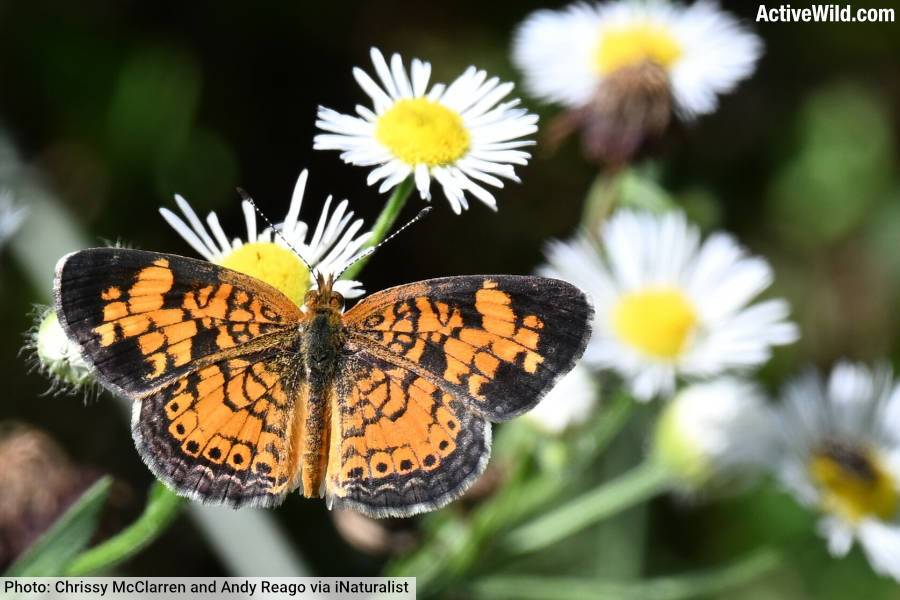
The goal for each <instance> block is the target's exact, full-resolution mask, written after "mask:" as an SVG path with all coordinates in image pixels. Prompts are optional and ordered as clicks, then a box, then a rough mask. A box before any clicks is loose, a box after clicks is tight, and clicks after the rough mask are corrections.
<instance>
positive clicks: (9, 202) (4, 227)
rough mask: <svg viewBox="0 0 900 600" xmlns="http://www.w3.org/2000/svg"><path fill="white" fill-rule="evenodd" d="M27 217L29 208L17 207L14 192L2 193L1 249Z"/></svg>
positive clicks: (0, 204) (0, 215)
mask: <svg viewBox="0 0 900 600" xmlns="http://www.w3.org/2000/svg"><path fill="white" fill-rule="evenodd" d="M26 216H28V208H27V207H25V206H19V205H17V204H16V202H15V199H14V198H13V194H12V192H10V191H9V190H2V191H0V248H2V247H3V246H4V245H5V244H6V241H7V240H8V239H9V238H11V237H12V236H13V234H14V233H15V232H16V231H18V229H19V227H20V226H21V225H22V222H23V221H24V220H25V217H26Z"/></svg>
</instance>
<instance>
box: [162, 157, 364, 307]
mask: <svg viewBox="0 0 900 600" xmlns="http://www.w3.org/2000/svg"><path fill="white" fill-rule="evenodd" d="M307 177H308V173H307V171H306V170H304V171H303V172H302V173H300V177H299V178H298V179H297V184H296V186H295V187H294V194H293V196H292V197H291V204H290V207H289V208H288V212H287V216H286V217H285V218H284V221H283V222H281V223H276V224H275V229H276V230H277V231H278V232H279V233H280V234H281V235H275V234H274V233H273V232H272V230H271V228H269V227H266V228H265V229H262V230H261V231H257V225H256V211H255V210H254V208H253V206H252V205H251V204H250V203H249V202H247V201H246V200H244V201H243V202H242V203H241V208H242V209H243V211H244V219H245V221H246V223H247V239H246V240H242V239H240V238H234V239H232V240H231V241H229V239H228V237H227V236H226V235H225V232H224V231H223V230H222V226H221V225H220V224H219V219H218V217H217V216H216V214H215V213H213V212H211V213H209V215H207V217H206V225H207V226H208V227H209V229H207V228H206V226H204V225H203V222H202V221H201V220H200V219H199V217H197V214H196V213H195V212H194V210H193V209H192V208H191V206H190V204H188V203H187V201H186V200H185V199H184V198H182V197H181V196H178V195H176V196H175V202H176V203H177V204H178V208H179V209H180V210H181V212H182V214H183V215H184V219H182V218H181V217H179V216H178V215H177V214H175V213H174V212H173V211H171V210H169V209H168V208H160V209H159V212H160V214H162V216H163V218H164V219H165V220H166V221H167V222H168V223H169V225H171V226H172V227H173V228H174V229H175V231H177V232H178V233H179V234H180V235H181V237H183V238H184V240H185V241H186V242H187V243H188V244H190V246H191V247H192V248H193V249H194V250H196V251H197V253H198V254H200V255H201V256H202V257H203V258H205V259H206V260H208V261H211V262H214V263H216V264H218V265H222V266H224V267H228V268H230V269H234V270H235V271H240V272H241V273H244V274H246V275H251V276H253V277H256V278H257V279H261V280H263V281H265V282H266V283H268V284H270V285H272V286H274V287H275V288H277V289H279V290H280V291H282V292H283V293H284V294H285V295H287V296H288V297H289V298H291V299H292V300H293V301H294V302H296V303H297V304H302V303H303V297H304V295H305V293H306V291H307V290H309V289H311V288H313V287H315V285H316V281H315V277H314V275H313V274H312V273H310V272H309V270H308V269H307V268H306V265H304V264H303V260H305V261H306V263H307V264H309V265H310V266H311V267H312V268H313V270H314V271H318V272H320V273H322V274H329V273H330V274H332V275H334V276H337V275H338V274H339V273H340V272H341V271H343V270H344V268H345V267H346V266H347V265H349V264H350V263H352V262H353V259H354V258H355V257H356V256H357V255H358V254H359V252H360V250H361V248H362V247H363V245H364V244H365V243H366V242H367V241H368V240H369V238H370V237H371V232H368V231H367V232H365V233H360V230H361V229H362V228H363V220H362V219H356V220H353V211H350V210H348V206H349V205H348V202H347V201H346V200H343V201H341V202H340V203H339V204H338V205H337V206H336V207H335V209H334V210H333V211H332V210H331V201H332V198H331V196H329V197H328V198H327V199H326V200H325V206H324V207H323V208H322V214H321V216H320V217H319V221H318V223H317V224H316V227H315V230H314V231H313V232H312V236H311V237H309V238H308V235H307V234H308V233H309V230H310V228H309V226H308V225H307V224H306V223H305V222H303V221H301V220H300V219H299V215H300V207H301V205H302V203H303V193H304V191H305V190H306V180H307ZM307 238H308V239H307ZM295 252H296V253H299V254H300V255H301V256H302V257H303V260H300V258H298V257H297V256H296V254H295ZM361 285H362V284H361V283H360V282H358V281H346V280H339V281H336V282H335V284H334V290H335V291H336V292H338V293H340V294H342V295H343V296H344V297H345V298H356V297H357V296H361V295H362V294H363V293H364V290H363V289H362V287H361Z"/></svg>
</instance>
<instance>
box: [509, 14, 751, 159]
mask: <svg viewBox="0 0 900 600" xmlns="http://www.w3.org/2000/svg"><path fill="white" fill-rule="evenodd" d="M761 53H762V42H761V41H760V39H759V38H758V37H757V36H756V35H754V34H753V33H751V32H749V31H747V30H746V29H745V28H743V27H742V26H741V25H740V24H739V23H738V21H737V20H736V19H734V18H733V17H731V16H730V15H728V14H727V13H725V12H723V11H721V10H720V9H719V8H718V6H717V5H716V4H715V3H713V2H706V1H700V2H696V3H694V4H693V5H691V6H687V7H686V6H683V5H678V4H669V3H668V2H659V1H638V0H620V1H613V2H603V3H597V4H593V5H589V4H584V3H578V4H573V5H571V6H569V7H568V8H564V9H562V10H539V11H537V12H535V13H533V14H531V15H530V16H529V17H528V18H526V19H525V21H524V22H523V23H522V24H521V25H520V26H519V28H518V30H517V32H516V35H515V40H514V44H513V60H514V62H515V63H516V65H517V66H518V67H519V68H520V69H521V70H522V72H523V73H524V76H525V86H526V89H528V90H529V92H531V93H532V94H534V95H535V96H536V97H538V98H541V99H544V100H547V101H550V102H555V103H560V104H562V105H564V106H565V107H567V108H569V109H570V110H571V111H572V112H570V113H569V114H568V117H569V118H570V119H573V120H575V121H577V123H575V125H580V126H582V127H583V128H584V133H585V141H586V145H587V146H588V151H589V153H593V154H595V155H596V156H592V158H603V159H605V160H610V159H612V160H616V159H623V158H628V156H629V155H630V154H631V153H633V152H634V151H635V149H636V148H637V146H639V145H640V143H641V142H642V140H643V138H644V137H645V135H656V134H658V133H660V132H661V131H662V130H663V129H665V127H666V126H667V125H668V122H669V116H670V114H671V112H672V109H673V105H674V109H675V111H676V112H677V113H678V114H680V115H681V116H682V117H684V118H692V117H694V116H695V115H699V114H703V113H710V112H712V111H714V110H715V108H716V104H717V97H718V95H719V94H723V93H726V92H729V91H731V90H732V89H733V88H734V87H735V85H736V84H737V83H738V82H739V81H740V80H742V79H744V78H746V77H748V76H749V75H750V74H751V73H752V72H753V69H754V67H755V64H756V61H757V59H758V58H759V56H760V54H761Z"/></svg>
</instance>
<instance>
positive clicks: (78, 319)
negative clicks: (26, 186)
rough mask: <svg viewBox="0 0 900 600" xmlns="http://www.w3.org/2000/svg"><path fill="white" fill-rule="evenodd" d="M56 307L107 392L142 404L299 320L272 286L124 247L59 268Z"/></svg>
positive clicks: (77, 256)
mask: <svg viewBox="0 0 900 600" xmlns="http://www.w3.org/2000/svg"><path fill="white" fill-rule="evenodd" d="M55 293H56V309H57V314H58V315H59V319H60V322H61V324H62V326H63V328H64V329H65V331H66V333H67V334H68V335H69V337H70V338H71V339H72V340H74V341H76V342H77V343H78V344H79V345H80V347H81V350H82V354H83V355H84V357H85V359H86V360H87V361H88V362H89V363H90V364H92V365H93V366H94V367H95V368H96V371H97V374H98V377H99V379H100V380H101V382H102V383H103V384H104V385H106V387H108V388H110V389H112V390H113V391H114V392H118V393H121V394H124V395H127V396H130V397H139V396H140V395H142V394H146V393H149V392H151V391H153V390H155V389H157V388H158V387H159V386H161V385H163V384H165V383H166V382H168V381H171V380H173V379H175V378H177V377H179V376H182V375H184V374H186V373H188V372H190V371H191V370H195V369H197V368H199V367H200V366H201V365H202V364H203V363H204V361H205V362H207V363H208V362H210V361H212V360H215V359H216V358H217V357H223V356H229V355H233V354H236V353H239V352H245V351H249V350H251V349H252V348H253V347H254V345H259V340H260V339H261V338H264V337H265V336H267V335H270V334H275V333H278V332H281V331H284V330H285V329H286V328H289V327H290V326H292V325H296V323H297V322H298V321H299V319H300V311H299V308H298V307H297V306H295V305H294V304H293V303H292V302H290V300H288V299H287V298H286V297H285V296H283V295H282V294H281V293H280V292H278V291H277V290H275V289H274V288H271V287H270V286H268V285H267V284H265V283H263V282H261V281H258V280H256V279H253V278H251V277H247V276H245V275H241V274H240V273H236V272H234V271H231V270H228V269H223V268H222V267H218V266H216V265H214V264H212V263H208V262H205V261H200V260H194V259H190V258H184V257H180V256H175V255H171V254H159V253H156V252H145V251H141V250H129V249H122V248H95V249H90V250H83V251H80V252H75V253H72V254H69V255H68V256H66V257H64V258H63V259H61V260H60V262H59V264H58V265H57V274H56V285H55Z"/></svg>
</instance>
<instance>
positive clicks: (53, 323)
mask: <svg viewBox="0 0 900 600" xmlns="http://www.w3.org/2000/svg"><path fill="white" fill-rule="evenodd" d="M35 315H36V318H35V323H34V326H33V327H32V329H31V331H29V332H28V336H27V341H26V344H25V348H26V350H28V351H30V352H32V353H33V356H34V360H36V364H37V368H38V369H40V371H41V372H42V373H44V374H45V375H47V377H49V378H50V380H51V382H52V389H53V390H58V389H63V390H73V391H74V390H79V389H83V388H90V387H91V386H93V385H94V384H95V383H96V380H95V378H94V376H93V372H92V371H91V368H90V367H89V366H88V364H87V363H86V362H85V361H84V358H82V356H81V350H80V349H79V347H78V345H77V344H75V343H73V342H72V341H70V340H69V337H68V336H67V335H66V332H65V331H63V328H62V325H61V324H60V322H59V319H58V318H57V316H56V311H54V310H51V309H49V308H46V309H43V310H39V311H37V312H36V313H35Z"/></svg>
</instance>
